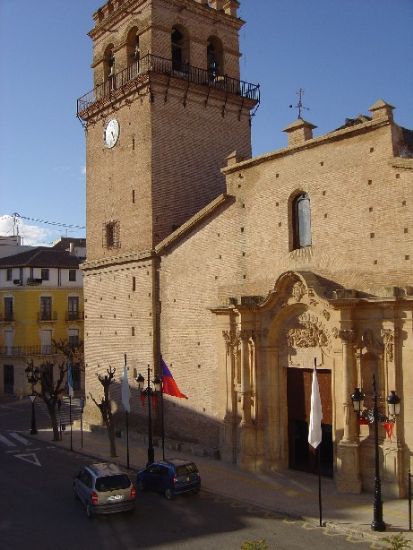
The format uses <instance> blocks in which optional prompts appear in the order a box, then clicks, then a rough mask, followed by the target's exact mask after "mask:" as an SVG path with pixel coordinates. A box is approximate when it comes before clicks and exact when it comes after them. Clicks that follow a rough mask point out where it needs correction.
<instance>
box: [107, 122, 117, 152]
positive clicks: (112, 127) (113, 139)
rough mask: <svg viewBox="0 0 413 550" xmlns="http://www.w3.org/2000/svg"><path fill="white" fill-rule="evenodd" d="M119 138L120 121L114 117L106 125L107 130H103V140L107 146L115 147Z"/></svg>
mask: <svg viewBox="0 0 413 550" xmlns="http://www.w3.org/2000/svg"><path fill="white" fill-rule="evenodd" d="M118 138H119V122H118V121H117V120H116V119H115V118H112V120H109V122H108V123H107V124H106V126H105V130H104V132H103V141H104V144H105V147H107V148H108V149H112V147H115V145H116V143H117V141H118Z"/></svg>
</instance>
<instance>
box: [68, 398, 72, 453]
mask: <svg viewBox="0 0 413 550" xmlns="http://www.w3.org/2000/svg"><path fill="white" fill-rule="evenodd" d="M69 423H70V450H71V451H73V427H72V396H71V395H69Z"/></svg>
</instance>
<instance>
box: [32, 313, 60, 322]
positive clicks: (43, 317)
mask: <svg viewBox="0 0 413 550" xmlns="http://www.w3.org/2000/svg"><path fill="white" fill-rule="evenodd" d="M37 320H38V321H39V322H42V323H43V322H51V323H52V322H53V321H57V313H56V311H38V312H37Z"/></svg>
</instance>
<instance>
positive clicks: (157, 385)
mask: <svg viewBox="0 0 413 550" xmlns="http://www.w3.org/2000/svg"><path fill="white" fill-rule="evenodd" d="M136 382H137V383H138V390H139V391H140V392H141V395H143V396H145V397H147V400H148V463H147V466H149V464H152V463H153V462H154V460H155V451H154V448H153V441H152V404H151V399H152V396H153V395H157V394H158V393H159V391H160V390H161V381H160V380H159V378H158V377H155V379H154V380H152V381H151V368H150V367H149V365H148V377H147V379H146V384H147V385H146V387H145V378H144V377H143V376H142V374H139V376H138V377H137V378H136ZM152 385H153V387H152Z"/></svg>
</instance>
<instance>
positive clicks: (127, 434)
mask: <svg viewBox="0 0 413 550" xmlns="http://www.w3.org/2000/svg"><path fill="white" fill-rule="evenodd" d="M123 357H124V360H125V370H126V365H127V357H126V353H124V354H123ZM128 383H129V382H128ZM125 414H126V467H127V468H128V470H129V412H128V411H127V410H125Z"/></svg>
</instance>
